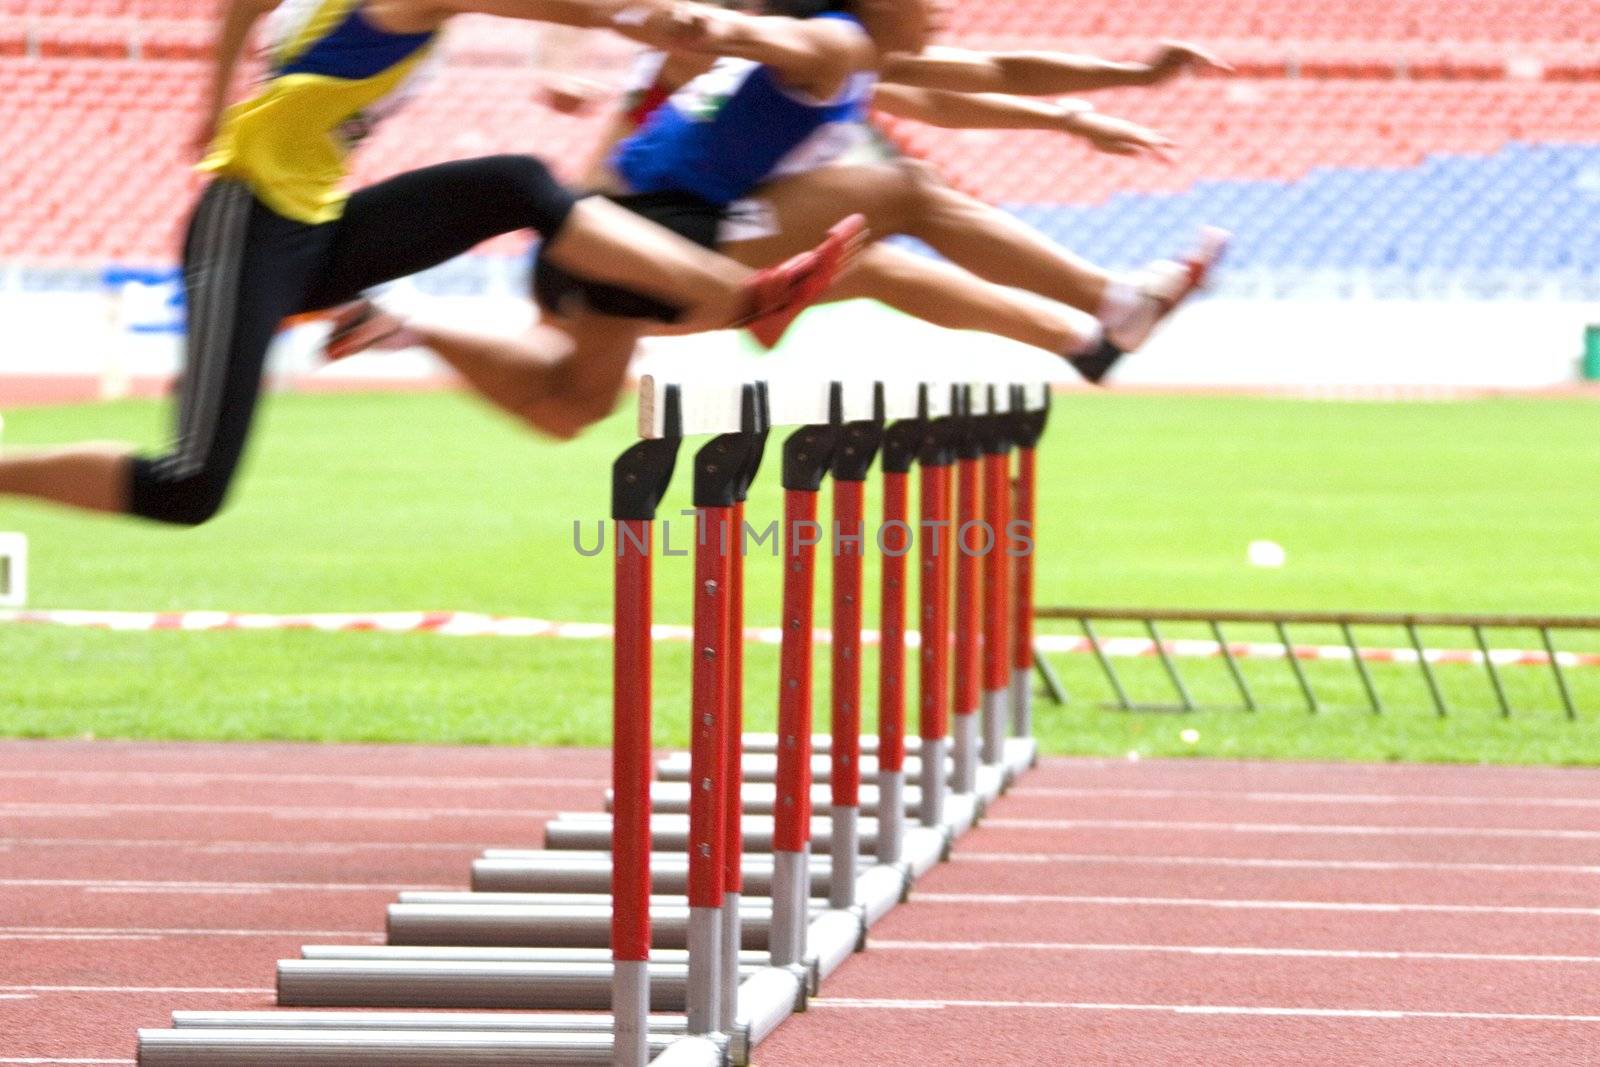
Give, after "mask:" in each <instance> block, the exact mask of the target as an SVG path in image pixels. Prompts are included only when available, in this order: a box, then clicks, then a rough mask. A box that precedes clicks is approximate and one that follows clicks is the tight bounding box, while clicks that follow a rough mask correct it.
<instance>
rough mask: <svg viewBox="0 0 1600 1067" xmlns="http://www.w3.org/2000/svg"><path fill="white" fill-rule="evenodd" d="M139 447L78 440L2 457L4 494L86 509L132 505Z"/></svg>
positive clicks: (0, 468)
mask: <svg viewBox="0 0 1600 1067" xmlns="http://www.w3.org/2000/svg"><path fill="white" fill-rule="evenodd" d="M132 463H133V450H132V449H130V448H128V447H127V446H125V445H73V446H71V447H68V448H59V449H47V450H40V451H36V452H23V453H18V454H14V455H9V454H8V455H6V456H3V457H0V496H27V497H33V498H34V499H36V500H43V501H48V502H49V503H52V504H63V505H66V506H67V507H73V508H78V509H80V510H83V511H103V512H108V513H113V514H118V513H124V512H126V511H127V510H128V491H129V488H130V486H131V485H132V479H133V471H132Z"/></svg>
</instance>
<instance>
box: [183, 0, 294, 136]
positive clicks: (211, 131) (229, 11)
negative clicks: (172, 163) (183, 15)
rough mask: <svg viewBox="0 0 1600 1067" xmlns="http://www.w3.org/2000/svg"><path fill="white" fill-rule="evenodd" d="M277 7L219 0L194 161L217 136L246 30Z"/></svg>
mask: <svg viewBox="0 0 1600 1067" xmlns="http://www.w3.org/2000/svg"><path fill="white" fill-rule="evenodd" d="M276 6H277V0H223V2H222V5H221V9H220V11H219V14H220V15H221V18H220V20H219V22H218V24H217V39H216V42H215V44H214V45H213V48H212V54H213V56H214V58H213V60H212V63H211V82H210V84H209V85H208V86H207V88H206V104H205V111H204V112H203V113H202V115H201V119H200V125H199V126H198V127H197V128H196V129H195V132H194V140H193V141H191V142H190V145H189V150H190V154H191V155H193V156H194V157H196V158H198V157H200V156H202V155H204V154H205V151H206V149H207V148H208V147H209V146H210V144H211V140H212V138H214V137H215V136H216V135H217V122H218V120H220V119H221V118H222V111H223V109H224V108H226V107H227V106H228V93H229V92H230V91H231V90H232V88H233V76H234V73H235V72H236V71H237V70H238V69H239V57H240V56H241V55H243V54H244V46H245V43H246V42H247V41H249V39H250V31H251V30H252V29H254V28H255V24H256V23H257V22H260V21H261V19H262V17H263V16H265V15H266V13H267V12H269V11H271V10H272V9H273V8H274V7H276Z"/></svg>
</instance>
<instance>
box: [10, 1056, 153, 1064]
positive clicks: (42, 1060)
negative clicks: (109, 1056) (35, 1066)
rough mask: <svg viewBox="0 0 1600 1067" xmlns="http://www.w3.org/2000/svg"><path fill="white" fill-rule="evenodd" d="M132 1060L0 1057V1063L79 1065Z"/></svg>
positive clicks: (129, 1062)
mask: <svg viewBox="0 0 1600 1067" xmlns="http://www.w3.org/2000/svg"><path fill="white" fill-rule="evenodd" d="M134 1062H135V1061H134V1060H77V1059H74V1060H60V1059H49V1058H47V1057H44V1056H0V1063H63V1064H65V1063H81V1064H124V1063H126V1064H132V1063H134Z"/></svg>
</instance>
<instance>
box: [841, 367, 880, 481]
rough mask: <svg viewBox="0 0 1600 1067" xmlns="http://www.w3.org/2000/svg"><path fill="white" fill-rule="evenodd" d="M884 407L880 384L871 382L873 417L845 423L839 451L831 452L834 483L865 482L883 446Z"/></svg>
mask: <svg viewBox="0 0 1600 1067" xmlns="http://www.w3.org/2000/svg"><path fill="white" fill-rule="evenodd" d="M885 407H886V405H885V404H884V399H883V383H882V382H874V383H873V387H872V417H871V418H867V419H858V420H856V421H855V422H847V423H845V424H844V435H843V436H842V437H841V438H840V440H839V447H838V449H837V450H836V451H835V452H834V453H833V480H834V481H836V482H864V481H866V480H867V472H868V471H870V470H871V469H872V461H873V460H874V459H875V458H876V457H877V455H878V448H879V446H881V445H882V444H883V427H884V422H885V415H884V411H885Z"/></svg>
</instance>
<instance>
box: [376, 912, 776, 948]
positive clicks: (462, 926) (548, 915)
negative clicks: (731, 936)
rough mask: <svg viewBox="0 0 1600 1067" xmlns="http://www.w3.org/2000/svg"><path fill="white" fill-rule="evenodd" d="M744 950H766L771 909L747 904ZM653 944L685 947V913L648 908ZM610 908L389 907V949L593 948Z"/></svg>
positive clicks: (607, 927)
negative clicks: (441, 946)
mask: <svg viewBox="0 0 1600 1067" xmlns="http://www.w3.org/2000/svg"><path fill="white" fill-rule="evenodd" d="M740 912H741V915H742V916H743V926H744V944H743V946H742V947H744V948H747V949H765V948H767V936H768V934H769V932H770V931H771V928H772V908H771V907H770V906H769V905H768V904H766V903H765V902H746V903H745V904H744V906H743V907H742V908H741V909H740ZM650 924H651V932H652V944H653V945H654V946H655V947H658V948H683V949H686V948H688V947H689V908H688V906H687V905H683V904H652V905H651V906H650ZM610 938H611V905H610V903H609V902H607V903H605V904H532V905H520V906H519V905H507V904H391V905H389V943H390V944H391V945H474V946H484V947H490V948H597V947H600V946H602V945H607V944H609V943H610Z"/></svg>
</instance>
